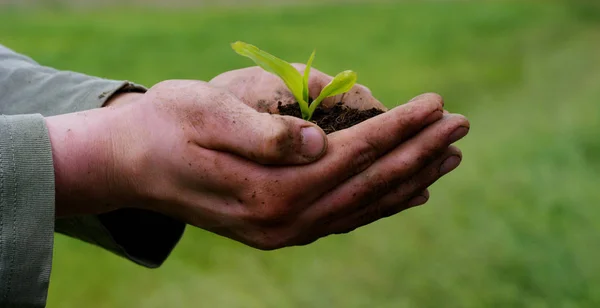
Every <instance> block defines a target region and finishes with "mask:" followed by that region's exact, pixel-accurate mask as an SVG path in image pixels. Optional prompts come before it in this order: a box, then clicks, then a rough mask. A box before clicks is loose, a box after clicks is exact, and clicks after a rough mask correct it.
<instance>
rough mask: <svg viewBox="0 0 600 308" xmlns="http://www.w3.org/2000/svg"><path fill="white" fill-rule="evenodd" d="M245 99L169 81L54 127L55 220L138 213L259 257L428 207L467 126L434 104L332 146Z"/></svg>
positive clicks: (348, 133)
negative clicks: (127, 210)
mask: <svg viewBox="0 0 600 308" xmlns="http://www.w3.org/2000/svg"><path fill="white" fill-rule="evenodd" d="M242 100H243V98H242ZM242 100H240V99H239V98H238V97H237V96H236V95H234V94H232V93H231V92H230V91H229V90H225V89H222V88H216V87H213V86H211V85H209V84H207V83H204V82H198V81H166V82H162V83H159V84H157V85H155V86H154V87H152V88H151V89H150V90H149V91H148V92H147V93H145V94H136V95H135V96H132V98H131V99H130V101H131V102H130V103H127V104H122V105H116V106H114V107H110V106H109V107H107V108H101V109H98V110H91V111H88V112H84V113H78V114H68V115H61V116H56V117H50V118H47V120H46V122H47V124H48V128H49V132H50V138H51V142H52V146H53V155H54V157H55V169H56V177H57V182H56V183H57V188H56V189H57V213H58V214H59V215H68V214H73V213H77V212H78V211H79V212H86V213H90V212H102V211H109V210H113V209H116V208H122V207H139V208H145V209H149V210H152V211H158V212H161V213H164V214H166V215H170V216H172V217H175V218H177V219H180V220H182V221H185V222H187V223H189V224H192V225H195V226H197V227H200V228H203V229H206V230H209V231H212V232H214V233H217V234H220V235H223V236H226V237H229V238H231V239H234V240H237V241H240V242H242V243H245V244H247V245H249V246H252V247H256V248H259V249H266V250H270V249H276V248H281V247H285V246H292V245H303V244H307V243H310V242H313V241H315V240H317V239H319V238H321V237H324V236H327V235H329V234H334V233H344V232H348V231H350V230H353V229H355V228H357V227H360V226H363V225H365V224H369V223H371V222H373V221H376V220H378V219H380V218H383V217H387V216H390V215H393V214H395V213H398V212H400V211H402V210H405V209H407V208H410V207H412V206H416V205H419V204H423V203H424V202H425V201H427V199H428V197H429V195H428V193H427V190H426V189H427V187H428V186H430V185H431V184H432V183H433V182H435V181H436V180H437V179H439V178H440V177H441V176H442V175H444V174H446V173H447V172H449V171H451V170H452V169H454V168H455V167H456V166H457V165H458V163H459V162H460V160H461V153H460V151H459V150H458V149H457V148H455V147H454V146H451V144H452V143H453V142H455V141H457V140H458V139H460V138H462V137H463V136H464V135H466V133H467V131H468V127H469V123H468V121H467V120H466V119H465V118H464V117H463V116H461V115H456V114H444V113H443V106H442V105H443V103H442V100H441V98H440V97H439V96H438V95H434V94H427V95H422V96H420V97H418V98H415V99H414V100H412V101H411V102H409V103H407V104H404V105H402V106H399V107H396V108H394V109H391V110H389V111H388V112H386V113H384V114H381V115H379V116H377V117H376V118H373V119H370V120H367V121H365V122H362V123H361V124H358V125H356V126H353V127H351V128H349V129H345V130H342V131H338V132H335V133H332V134H330V135H328V136H327V137H326V136H325V135H324V133H323V132H322V131H321V130H320V129H319V128H318V127H316V126H314V124H312V123H309V122H306V121H303V120H301V119H298V118H293V117H288V116H280V115H270V114H267V113H260V112H257V111H256V110H254V109H253V108H250V107H249V106H247V105H246V104H245V103H244V102H243V101H242ZM82 206H85V207H86V208H82Z"/></svg>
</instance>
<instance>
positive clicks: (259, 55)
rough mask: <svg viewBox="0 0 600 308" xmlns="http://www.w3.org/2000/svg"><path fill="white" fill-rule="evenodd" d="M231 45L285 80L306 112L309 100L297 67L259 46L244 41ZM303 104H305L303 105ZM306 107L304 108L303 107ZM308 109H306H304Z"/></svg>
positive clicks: (241, 53) (239, 52)
mask: <svg viewBox="0 0 600 308" xmlns="http://www.w3.org/2000/svg"><path fill="white" fill-rule="evenodd" d="M231 47H232V48H233V50H235V52H237V53H238V54H240V55H242V56H245V57H248V58H250V59H252V60H253V61H254V62H255V63H256V64H257V65H258V66H260V67H261V68H263V69H264V70H265V71H267V72H270V73H273V74H275V75H277V76H279V78H281V79H282V80H283V82H284V83H285V85H286V86H287V87H288V89H289V90H290V92H292V94H293V95H294V97H295V98H296V100H297V101H298V103H299V104H300V109H301V111H302V113H303V114H304V112H305V111H307V109H308V102H306V101H305V100H304V98H303V90H302V89H303V81H302V75H300V72H298V70H297V69H296V68H294V67H293V66H292V65H291V64H289V63H288V62H286V61H284V60H281V59H279V58H277V57H275V56H273V55H271V54H269V53H267V52H266V51H263V50H260V49H258V47H256V46H254V45H251V44H247V43H244V42H240V41H238V42H235V43H233V44H231ZM303 104H304V105H305V106H303ZM303 107H304V108H303ZM303 109H306V110H303Z"/></svg>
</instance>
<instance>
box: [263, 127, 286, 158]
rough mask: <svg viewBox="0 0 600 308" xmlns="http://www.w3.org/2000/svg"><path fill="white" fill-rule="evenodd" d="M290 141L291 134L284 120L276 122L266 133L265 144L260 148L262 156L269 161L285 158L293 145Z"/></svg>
mask: <svg viewBox="0 0 600 308" xmlns="http://www.w3.org/2000/svg"><path fill="white" fill-rule="evenodd" d="M274 118H275V117H274ZM275 119H276V118H275ZM290 139H291V133H290V131H289V129H288V127H287V125H286V124H285V122H284V120H282V119H278V120H276V121H274V123H271V124H270V125H269V127H268V129H267V130H266V132H265V133H264V136H263V144H262V147H261V148H260V151H261V153H260V154H261V156H262V157H264V158H265V159H267V160H277V159H281V158H283V157H285V156H286V154H287V153H289V152H290V150H291V148H292V145H293V142H290Z"/></svg>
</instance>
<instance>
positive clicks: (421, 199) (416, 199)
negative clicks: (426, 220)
mask: <svg viewBox="0 0 600 308" xmlns="http://www.w3.org/2000/svg"><path fill="white" fill-rule="evenodd" d="M426 202H427V198H425V197H424V196H418V197H414V198H412V199H411V200H410V201H408V207H414V206H419V205H423V204H425V203H426Z"/></svg>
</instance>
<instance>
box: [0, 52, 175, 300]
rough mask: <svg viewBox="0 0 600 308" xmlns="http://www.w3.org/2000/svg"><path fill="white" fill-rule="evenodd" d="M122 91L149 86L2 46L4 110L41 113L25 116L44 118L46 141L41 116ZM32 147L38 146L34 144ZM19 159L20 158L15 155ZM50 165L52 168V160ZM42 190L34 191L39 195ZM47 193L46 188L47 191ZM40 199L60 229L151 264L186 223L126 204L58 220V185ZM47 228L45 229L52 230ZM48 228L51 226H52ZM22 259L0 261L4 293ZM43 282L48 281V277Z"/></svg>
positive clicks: (92, 104)
mask: <svg viewBox="0 0 600 308" xmlns="http://www.w3.org/2000/svg"><path fill="white" fill-rule="evenodd" d="M123 91H140V92H143V91H145V88H143V87H142V86H139V85H136V84H133V83H131V82H127V81H114V80H108V79H103V78H98V77H91V76H87V75H83V74H79V73H75V72H70V71H59V70H55V69H53V68H49V67H44V66H40V65H39V64H37V63H36V62H35V61H33V60H32V59H30V58H28V57H26V56H23V55H20V54H17V53H15V52H13V51H12V50H10V49H8V48H5V47H3V46H2V45H0V114H3V115H23V114H37V116H34V115H30V116H25V117H26V118H27V119H30V118H31V119H33V118H35V119H37V121H38V123H41V124H39V125H43V129H44V134H46V135H44V136H45V137H44V138H46V139H44V140H47V139H48V137H47V132H46V131H45V130H46V128H45V125H44V123H43V118H41V116H51V115H57V114H64V113H70V112H77V111H82V110H87V109H93V108H99V107H101V106H102V105H103V104H104V103H105V102H106V100H107V99H108V98H110V97H111V96H112V95H114V94H115V93H118V92H123ZM40 115H41V116H40ZM13 117H15V116H6V117H5V118H4V121H11V120H10V119H13ZM17 117H18V116H17ZM15 119H16V118H15ZM15 121H16V120H15ZM28 121H29V120H28ZM31 121H33V120H31ZM7 123H9V122H7ZM28 123H29V122H28ZM5 125H9V124H5ZM23 125H33V124H23ZM14 129H15V130H19V128H16V127H15V128H14ZM38 134H39V132H38ZM15 136H16V135H15ZM15 136H12V140H11V139H10V136H6V134H5V132H4V131H0V138H9V139H8V141H4V139H2V141H3V142H6V144H8V146H9V147H10V146H11V145H13V144H16V143H15V142H16V141H15V140H14V139H15V138H16V137H15ZM3 144H4V143H3ZM29 146H30V147H34V145H29ZM40 146H41V145H40ZM46 146H47V147H46V148H44V149H43V150H40V149H38V151H39V155H46V157H50V162H51V149H50V148H49V145H48V144H47V145H46ZM5 150H6V149H5ZM17 150H18V151H21V152H19V153H26V151H25V150H21V149H16V148H15V151H17ZM36 153H38V152H36ZM5 155H8V154H5ZM23 155H25V154H23ZM48 155H50V156H48ZM15 159H17V158H16V157H15ZM38 159H39V158H38ZM32 161H33V162H35V164H39V161H38V160H37V159H33V160H32ZM7 162H8V163H12V164H16V163H19V164H21V161H14V160H13V161H8V160H7ZM44 162H45V163H46V164H47V163H48V162H47V161H44ZM35 164H34V165H35ZM38 167H39V168H41V166H37V165H36V166H35V168H38ZM50 167H51V168H52V164H51V163H50ZM22 168H25V167H22ZM32 168H33V167H32ZM5 172H6V170H5ZM53 172H54V171H53V169H51V174H52V177H51V179H50V183H52V185H54V184H53V181H54V178H53ZM5 175H6V176H8V175H7V173H5ZM19 176H20V177H19V178H11V179H10V180H11V181H17V180H19V181H17V184H16V185H18V190H17V191H16V192H15V193H16V194H17V195H18V197H19V198H21V199H23V200H24V201H23V202H25V203H28V202H30V200H29V199H30V198H32V196H31V195H28V194H27V191H26V190H22V188H24V187H26V186H27V185H29V184H31V183H27V180H23V179H22V177H23V175H19ZM5 181H6V179H5ZM21 181H23V182H21ZM46 181H48V180H46ZM22 183H23V184H22ZM32 183H33V182H32ZM5 184H6V183H5ZM19 184H20V185H19ZM40 185H41V184H40ZM0 191H1V192H2V194H3V195H2V207H1V208H0V215H2V214H1V213H4V212H6V211H9V210H10V207H9V205H10V204H9V205H6V206H5V199H4V194H7V193H8V191H7V190H6V188H4V189H0ZM40 191H41V190H40ZM40 191H36V192H37V193H38V194H40ZM44 192H45V193H48V192H47V191H44ZM25 199H26V200H25ZM7 200H8V199H7ZM38 201H39V202H40V203H44V204H43V206H45V207H49V208H51V209H52V211H51V212H48V213H46V214H45V215H46V217H45V219H51V220H52V221H53V222H54V221H55V228H56V229H55V231H56V232H60V233H63V234H66V235H69V236H72V237H75V238H78V239H81V240H84V241H86V242H89V243H91V244H94V245H97V246H100V247H103V248H105V249H108V250H110V251H112V252H114V253H116V254H118V255H120V256H123V257H125V258H127V259H129V260H132V261H133V262H136V263H138V264H140V265H143V266H147V267H158V266H160V265H161V264H162V263H163V262H164V260H165V259H166V258H167V257H168V255H169V254H170V252H171V251H172V249H173V248H174V247H175V245H176V244H177V242H178V241H179V239H180V238H181V236H182V234H183V231H184V228H185V224H183V223H181V222H178V221H176V220H174V219H171V218H169V217H167V216H164V215H161V214H158V213H154V212H150V211H144V210H139V209H123V210H118V211H114V212H110V213H106V214H101V215H95V216H81V217H76V218H69V219H56V220H54V212H53V208H54V190H53V189H52V191H51V193H48V194H46V195H45V198H43V200H38ZM33 205H34V203H31V204H29V205H28V206H33ZM40 206H42V205H40ZM17 214H18V213H17ZM40 215H42V214H40ZM17 218H19V219H30V218H29V217H17ZM40 219H42V218H40ZM0 224H4V225H6V224H7V222H6V219H5V218H4V217H3V216H0ZM45 230H46V232H47V230H48V229H45ZM49 230H52V228H50V229H49ZM0 234H1V237H0V239H2V243H4V242H5V241H8V242H10V241H17V240H18V238H13V235H11V234H13V233H10V232H9V233H6V228H4V229H2V228H1V227H0ZM36 235H37V233H36ZM47 241H48V242H47V243H46V245H50V247H51V245H52V239H51V238H50V239H47ZM2 245H4V244H0V248H2V251H4V248H5V247H6V246H2ZM35 247H36V246H30V247H22V249H27V250H30V249H31V250H33V249H35ZM9 248H10V247H9ZM33 251H35V250H33ZM2 254H6V252H0V255H2ZM13 255H14V254H13ZM2 258H4V255H2V257H1V258H0V261H4V259H2ZM22 262H27V260H26V259H20V258H16V257H15V259H14V261H13V264H12V265H11V263H8V264H7V263H5V262H2V263H0V282H1V283H2V284H1V286H2V287H1V288H0V289H1V290H2V291H0V295H2V293H1V292H3V291H4V288H5V287H4V286H5V285H4V283H5V282H7V281H8V280H5V275H7V274H6V273H7V271H8V272H10V271H11V269H15V271H16V269H17V268H18V267H14V266H18V265H17V264H21V263H22ZM22 264H26V263H22ZM46 266H47V267H48V268H49V267H50V259H49V258H48V260H47V264H46ZM48 271H49V269H48ZM15 277H16V276H15ZM46 280H47V279H46ZM11 283H12V284H13V285H14V284H15V282H14V281H11ZM45 283H47V281H46V282H45ZM0 306H2V305H0ZM2 307H4V306H2Z"/></svg>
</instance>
